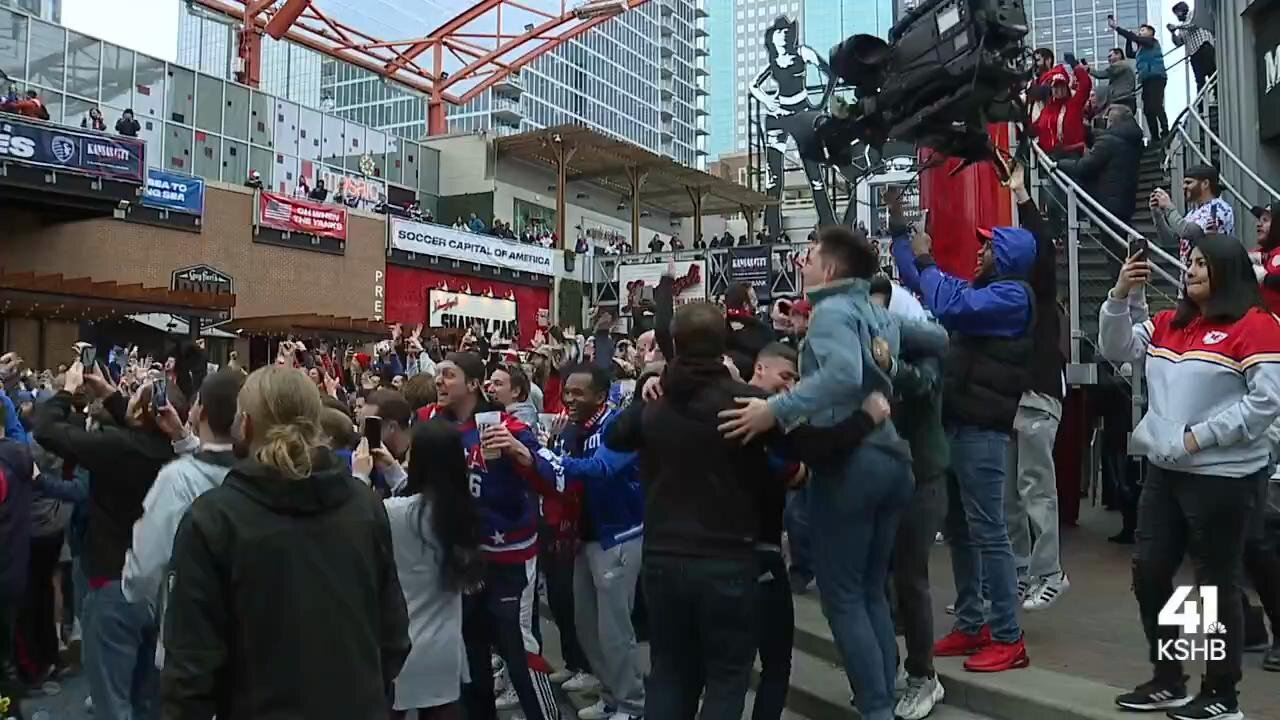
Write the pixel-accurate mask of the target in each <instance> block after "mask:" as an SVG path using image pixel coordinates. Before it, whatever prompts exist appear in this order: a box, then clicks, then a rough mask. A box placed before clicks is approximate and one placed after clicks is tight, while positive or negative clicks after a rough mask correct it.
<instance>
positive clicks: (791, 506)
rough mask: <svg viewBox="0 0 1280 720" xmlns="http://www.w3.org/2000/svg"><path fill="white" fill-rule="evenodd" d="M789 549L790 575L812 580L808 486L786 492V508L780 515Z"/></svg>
mask: <svg viewBox="0 0 1280 720" xmlns="http://www.w3.org/2000/svg"><path fill="white" fill-rule="evenodd" d="M782 522H783V525H785V526H786V528H787V542H788V544H789V545H790V547H791V575H792V576H793V577H794V576H798V577H801V578H804V579H805V580H812V579H813V550H812V549H811V547H812V546H811V545H810V540H809V486H808V485H805V486H804V487H801V488H797V489H795V490H788V491H787V507H786V510H785V511H784V512H783V513H782Z"/></svg>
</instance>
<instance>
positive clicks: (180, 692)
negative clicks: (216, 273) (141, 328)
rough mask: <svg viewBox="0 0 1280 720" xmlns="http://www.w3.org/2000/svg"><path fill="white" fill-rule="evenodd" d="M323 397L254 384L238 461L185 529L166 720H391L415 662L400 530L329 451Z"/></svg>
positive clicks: (261, 380)
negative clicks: (395, 542)
mask: <svg viewBox="0 0 1280 720" xmlns="http://www.w3.org/2000/svg"><path fill="white" fill-rule="evenodd" d="M321 407H322V404H321V400H320V393H319V391H318V390H317V389H316V386H315V384H314V383H312V382H311V381H310V380H308V378H307V376H306V374H304V373H301V372H298V371H297V370H294V369H291V368H287V367H283V366H269V367H265V368H261V369H259V370H257V371H255V372H254V373H253V374H251V375H249V377H248V378H247V379H246V380H245V383H244V387H243V389H242V390H241V391H240V395H239V398H238V408H237V418H236V423H235V426H234V427H233V428H232V433H233V435H234V437H235V441H236V442H235V451H236V454H237V456H239V457H240V458H242V459H241V461H240V462H239V463H238V464H237V465H236V466H235V467H234V468H233V469H232V470H231V472H230V473H229V474H228V475H227V479H226V481H225V482H224V483H223V485H222V486H221V487H218V488H215V489H214V490H211V491H209V492H207V493H205V494H204V495H201V496H200V497H199V498H198V499H197V500H196V501H195V502H194V503H193V504H192V506H191V510H190V511H189V512H188V514H187V516H186V518H184V519H183V521H182V524H181V525H180V526H179V527H178V534H177V538H176V539H175V541H174V548H173V559H172V564H171V570H170V574H169V580H168V591H169V600H168V604H167V606H166V612H165V618H164V626H163V635H164V643H165V648H166V655H165V665H164V669H163V671H162V674H161V700H162V715H163V716H164V717H166V718H172V719H178V718H200V720H208V719H209V718H212V717H213V716H215V715H216V716H217V717H218V718H219V719H220V720H238V719H240V718H255V717H265V716H268V715H271V716H279V717H284V716H287V717H307V718H321V717H341V718H344V720H375V719H376V720H384V719H385V718H386V715H387V697H388V693H389V691H390V687H391V682H392V680H393V679H394V678H395V677H396V676H397V675H398V674H399V673H400V667H401V665H402V664H403V663H404V659H405V657H406V655H407V654H408V651H409V635H408V615H407V612H406V610H405V602H404V595H403V594H402V592H401V590H400V581H399V579H398V577H397V575H396V567H395V559H394V555H393V549H392V541H391V529H390V526H389V524H388V522H387V514H386V512H385V510H384V509H383V507H382V505H381V503H379V502H378V500H377V498H376V497H375V496H373V495H372V494H370V493H369V491H368V489H367V488H365V487H364V486H363V485H362V484H361V483H360V482H359V481H358V480H356V479H355V478H354V477H352V476H351V473H350V471H349V470H348V469H347V467H346V465H345V464H344V463H340V462H338V461H337V460H336V459H335V457H334V455H333V454H332V453H331V452H330V451H329V449H328V448H327V447H325V446H324V445H323V444H322V442H321V440H322V438H321V430H320V412H321Z"/></svg>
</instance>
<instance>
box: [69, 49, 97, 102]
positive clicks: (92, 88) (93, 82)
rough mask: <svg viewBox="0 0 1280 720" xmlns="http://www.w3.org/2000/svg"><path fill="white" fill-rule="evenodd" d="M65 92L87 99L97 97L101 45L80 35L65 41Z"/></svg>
mask: <svg viewBox="0 0 1280 720" xmlns="http://www.w3.org/2000/svg"><path fill="white" fill-rule="evenodd" d="M67 56H68V58H69V59H70V60H71V64H70V65H68V66H67V92H69V93H72V94H75V95H82V96H84V97H87V98H94V99H97V97H98V69H99V67H100V65H101V60H102V43H100V42H98V41H97V40H94V39H93V38H90V37H85V36H84V35H81V34H80V33H71V35H70V36H69V37H68V39H67Z"/></svg>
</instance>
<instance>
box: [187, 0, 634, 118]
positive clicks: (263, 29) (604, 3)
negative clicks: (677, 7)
mask: <svg viewBox="0 0 1280 720" xmlns="http://www.w3.org/2000/svg"><path fill="white" fill-rule="evenodd" d="M406 1H408V0H406ZM191 2H194V3H195V4H198V5H201V6H203V7H205V8H208V9H209V10H212V11H215V12H217V13H219V14H222V15H226V16H229V17H231V18H234V19H236V20H238V21H240V22H241V23H242V26H241V28H240V30H239V34H238V47H237V51H236V54H237V58H238V63H237V68H236V80H237V81H239V82H241V83H244V84H245V85H249V86H251V87H258V84H259V82H260V80H261V72H262V36H263V34H264V33H265V34H267V35H270V36H271V37H273V38H275V39H277V40H280V39H287V40H290V41H292V42H295V43H297V44H299V45H302V46H305V47H308V48H310V49H312V50H315V51H316V52H319V53H321V54H323V55H327V56H329V57H332V58H336V59H338V60H342V61H344V62H348V63H351V64H352V65H355V66H358V67H362V68H364V69H366V70H368V71H370V72H372V73H374V74H377V75H380V76H382V77H384V78H386V79H388V80H393V81H395V82H398V83H400V84H402V85H405V86H407V87H409V88H412V89H414V90H417V91H419V92H422V93H424V94H426V95H427V133H428V134H429V135H440V134H443V133H445V132H446V129H447V122H446V120H445V107H444V106H445V103H449V104H452V105H463V104H466V103H467V102H469V101H471V100H472V99H474V98H475V97H477V96H479V95H480V94H481V93H483V92H484V91H485V90H486V89H488V88H490V87H492V86H493V85H494V84H496V83H498V82H500V81H501V80H502V79H503V78H505V77H507V76H508V75H510V74H511V73H513V72H516V71H518V70H519V69H520V68H521V67H523V66H524V65H527V64H528V63H530V62H532V61H533V60H534V59H536V58H538V57H539V56H541V55H542V54H543V53H547V52H550V51H551V50H554V49H556V48H557V47H559V46H561V45H563V44H564V43H566V42H568V41H569V40H572V39H574V38H576V37H578V36H579V35H582V34H583V33H585V32H587V31H588V30H590V29H592V28H594V27H596V26H598V25H600V24H601V23H603V22H605V21H607V20H609V19H610V18H613V17H616V16H618V15H620V14H622V13H623V12H626V11H628V10H632V9H634V8H637V7H639V6H641V5H643V4H645V3H646V2H648V0H594V1H591V2H586V3H583V4H579V5H577V6H576V7H574V8H572V9H571V8H569V7H568V6H567V3H566V1H565V0H559V10H560V13H559V15H556V14H553V13H551V12H547V11H545V10H539V9H536V8H533V7H530V6H529V5H528V4H526V2H519V1H517V0H479V2H476V4H475V5H472V6H471V7H470V8H468V9H467V10H465V11H463V12H462V13H459V14H458V15H457V16H456V17H454V18H453V19H451V20H448V21H446V22H445V23H444V24H443V25H441V26H440V27H438V28H436V29H435V30H433V31H432V32H431V34H429V35H426V36H425V37H416V38H409V39H406V40H382V39H379V38H376V37H373V36H371V35H369V34H368V33H365V32H362V31H360V30H357V29H355V28H353V27H351V26H350V25H346V24H344V23H341V22H338V21H336V20H334V19H333V18H330V17H328V16H327V15H325V14H324V12H323V11H321V10H320V9H319V8H317V7H316V6H315V5H314V4H313V0H191ZM504 9H506V10H507V13H506V15H507V18H506V20H507V23H508V24H512V20H511V18H512V16H513V15H515V17H516V20H517V21H519V22H520V25H521V26H520V28H519V29H518V30H508V29H506V28H504V26H503V21H504V18H503V10H504ZM477 28H484V30H483V31H482V30H478V29H477ZM446 54H447V55H448V56H449V57H451V58H452V60H453V61H455V62H456V63H460V64H461V66H462V67H461V68H459V69H457V70H455V71H453V72H447V71H446V70H445V58H446ZM424 55H425V56H426V57H425V58H424V57H423V56H424ZM459 83H463V84H464V85H465V89H463V88H456V87H455V86H457V85H458V84H459Z"/></svg>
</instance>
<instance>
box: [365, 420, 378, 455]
mask: <svg viewBox="0 0 1280 720" xmlns="http://www.w3.org/2000/svg"><path fill="white" fill-rule="evenodd" d="M364 437H365V439H366V440H368V441H369V448H370V449H373V448H376V447H382V418H380V417H378V416H377V415H369V416H368V417H366V418H365V419H364Z"/></svg>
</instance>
